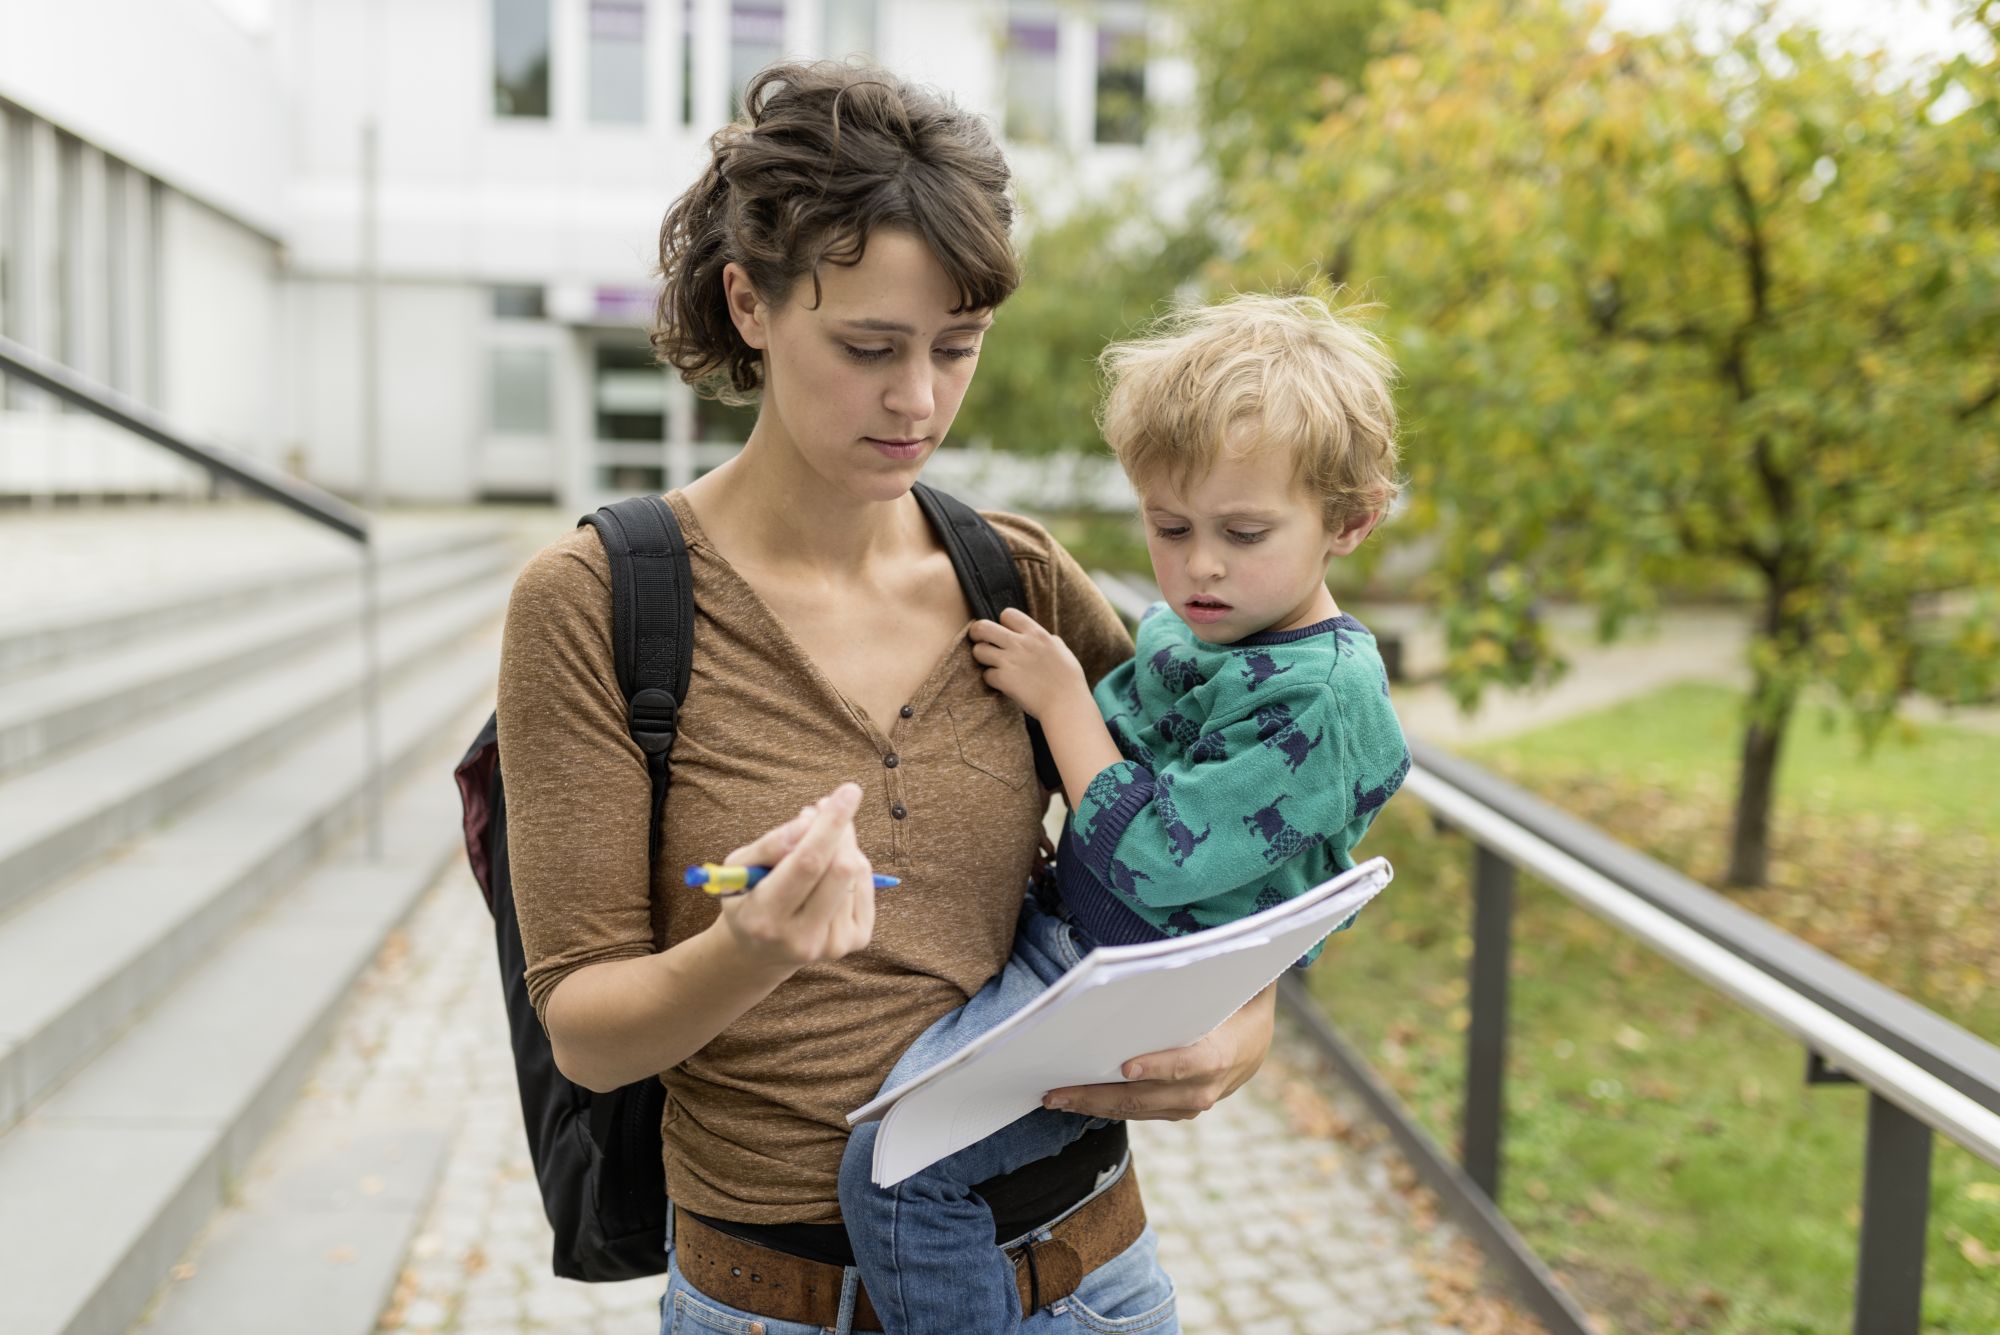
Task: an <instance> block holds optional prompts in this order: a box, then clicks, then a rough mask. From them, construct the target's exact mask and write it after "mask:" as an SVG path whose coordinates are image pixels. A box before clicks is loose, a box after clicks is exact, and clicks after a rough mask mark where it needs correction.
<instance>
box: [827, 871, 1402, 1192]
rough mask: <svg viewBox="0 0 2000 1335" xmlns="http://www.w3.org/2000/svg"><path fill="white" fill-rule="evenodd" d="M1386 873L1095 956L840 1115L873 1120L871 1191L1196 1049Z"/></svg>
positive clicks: (1371, 893) (1362, 874) (1359, 876)
mask: <svg viewBox="0 0 2000 1335" xmlns="http://www.w3.org/2000/svg"><path fill="white" fill-rule="evenodd" d="M1391 875H1392V873H1391V871H1390V869H1389V864H1388V862H1386V861H1385V860H1383V859H1382V858H1374V859H1372V860H1370V861H1368V862H1364V863H1362V864H1361V865H1360V866H1358V867H1356V868H1354V869H1353V870H1352V871H1349V872H1345V873H1343V874H1342V875H1340V876H1336V877H1335V878H1333V879H1332V880H1330V881H1326V882H1323V883H1322V884H1320V885H1318V886H1315V887H1314V888H1313V889H1311V890H1308V891H1306V892H1305V893H1304V894H1302V895H1299V896H1297V897H1295V898H1293V899H1291V900H1288V901H1287V902H1285V903H1283V904H1280V905H1278V906H1277V907H1275V908H1271V909H1266V910H1265V911H1264V912H1262V913H1257V914H1252V915H1251V916H1250V917H1248V918H1243V919H1240V920H1239V921H1237V922H1233V923H1228V924H1226V925H1224V926H1221V927H1212V928H1209V929H1208V930H1206V931H1202V932H1196V933H1193V934H1191V935H1188V936H1181V937H1175V938H1173V939H1172V940H1168V941H1149V942H1146V943H1145V944H1143V945H1136V946H1100V947H1098V948H1097V949H1096V950H1093V951H1091V952H1090V954H1089V955H1087V956H1085V957H1084V959H1083V962H1082V963H1081V964H1079V965H1077V967H1076V968H1074V969H1072V970H1070V971H1069V972H1068V973H1066V974H1064V975H1063V976H1062V977H1061V978H1059V979H1057V980H1056V983H1055V986H1053V987H1051V988H1050V989H1049V990H1048V991H1046V992H1044V993H1043V994H1042V995H1041V996H1039V997H1037V998H1035V1000H1034V1001H1032V1002H1030V1003H1029V1004H1028V1005H1026V1006H1024V1007H1022V1008H1021V1010H1019V1011H1017V1012H1016V1013H1015V1014H1013V1015H1012V1016H1010V1017H1008V1019H1007V1020H1006V1021H1005V1022H1004V1023H1002V1024H1000V1025H998V1026H996V1027H995V1028H994V1029H992V1030H991V1031H989V1032H988V1033H986V1034H983V1035H981V1036H980V1037H979V1038H977V1039H975V1040H973V1041H972V1042H971V1043H968V1044H967V1045H966V1046H965V1047H963V1048H961V1049H959V1050H958V1051H957V1052H955V1053H953V1054H952V1055H951V1056H949V1057H947V1058H945V1059H944V1060H943V1061H941V1062H939V1063H938V1064H937V1065H935V1066H933V1067H931V1068H930V1069H929V1070H927V1071H925V1072H923V1073H922V1074H921V1075H918V1076H916V1077H914V1078H912V1079H910V1080H907V1081H905V1082H904V1083H903V1084H901V1085H898V1086H897V1087H896V1088H894V1089H891V1090H886V1091H884V1092H883V1093H882V1094H880V1095H878V1096H876V1097H875V1098H874V1099H873V1100H871V1101H870V1102H868V1103H866V1104H864V1105H862V1106H861V1107H859V1108H857V1109H855V1110H854V1111H853V1112H851V1113H849V1114H848V1115H847V1120H848V1122H849V1124H850V1125H852V1124H856V1123H860V1122H867V1121H872V1120H874V1119H875V1118H878V1117H879V1118H881V1119H882V1131H881V1134H880V1135H879V1136H878V1137H877V1138H876V1141H875V1165H874V1177H875V1182H876V1184H877V1185H878V1186H885V1187H886V1186H893V1185H894V1184H896V1183H898V1182H901V1181H902V1180H903V1179H904V1178H906V1177H908V1176H910V1175H911V1174H912V1173H917V1172H921V1171H922V1170H923V1169H925V1168H928V1167H929V1166H930V1165H931V1164H934V1163H936V1162H937V1161H938V1160H939V1159H942V1158H944V1157H945V1156H946V1155H947V1154H950V1153H952V1152H954V1151H956V1150H960V1149H963V1148H964V1147H965V1146H967V1145H970V1144H972V1142H974V1141H975V1140H979V1139H980V1138H982V1137H984V1136H987V1135H990V1134H992V1133H993V1132H995V1131H998V1130H999V1129H1000V1128H1001V1127H1003V1126H1006V1125H1007V1124H1008V1123H1009V1122H1012V1121H1013V1120H1014V1119H1015V1118H1017V1117H1020V1116H1021V1115H1022V1114H1024V1113H1027V1112H1030V1111H1032V1110H1033V1109H1035V1108H1038V1107H1040V1106H1041V1102H1042V1095H1044V1094H1046V1093H1048V1091H1050V1090H1051V1089H1060V1088H1063V1087H1065V1086H1068V1085H1094V1084H1109V1083H1116V1082H1120V1081H1123V1079H1124V1076H1123V1075H1122V1074H1121V1073H1120V1070H1119V1068H1120V1067H1121V1066H1123V1065H1124V1064H1125V1063H1126V1062H1127V1061H1130V1060H1131V1059H1132V1058H1134V1057H1137V1056H1140V1055H1142V1054H1144V1053H1148V1052H1159V1051H1161V1050H1163V1049H1166V1048H1177V1047H1182V1046H1184V1045H1186V1044H1189V1043H1192V1042H1194V1041H1196V1040H1197V1039H1199V1038H1200V1037H1201V1036H1202V1035H1204V1034H1206V1033H1208V1032H1209V1031H1210V1030H1211V1029H1213V1028H1215V1027H1216V1026H1217V1025H1219V1024H1221V1023H1222V1022H1223V1021H1224V1020H1226V1019H1228V1018H1229V1017H1230V1016H1231V1015H1233V1014H1234V1013H1235V1012H1236V1011H1237V1010H1238V1009H1240V1008H1241V1007H1242V1006H1243V1004H1244V1003H1245V1002H1247V1001H1249V1000H1250V998H1252V997H1254V996H1256V995H1257V994H1258V993H1259V992H1261V991H1263V990H1264V988H1265V987H1266V986H1267V985H1268V984H1269V983H1270V982H1271V980H1272V979H1274V978H1276V977H1277V976H1278V975H1279V974H1281V973H1283V972H1284V971H1285V969H1286V967H1287V966H1289V965H1290V964H1291V963H1292V962H1293V961H1295V960H1297V959H1298V958H1299V957H1300V956H1301V955H1304V954H1305V953H1306V952H1307V951H1308V950H1310V949H1312V947H1313V946H1314V945H1315V944H1316V943H1317V942H1318V941H1319V940H1320V938H1322V937H1324V936H1326V935H1327V934H1328V933H1329V932H1332V931H1334V930H1335V929H1336V928H1338V927H1339V926H1340V925H1341V924H1342V923H1344V922H1346V921H1347V920H1348V919H1349V918H1351V917H1353V916H1354V915H1355V914H1356V913H1358V912H1360V910H1361V907H1362V905H1364V904H1366V903H1367V902H1368V901H1369V900H1371V899H1373V898H1374V897H1375V896H1376V895H1378V894H1380V893H1381V892H1382V887H1384V886H1385V885H1387V884H1388V883H1389V878H1390V876H1391Z"/></svg>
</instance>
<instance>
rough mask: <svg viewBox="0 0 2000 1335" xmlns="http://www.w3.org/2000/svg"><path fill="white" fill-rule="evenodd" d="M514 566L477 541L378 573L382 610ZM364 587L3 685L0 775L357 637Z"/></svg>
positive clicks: (232, 618)
mask: <svg viewBox="0 0 2000 1335" xmlns="http://www.w3.org/2000/svg"><path fill="white" fill-rule="evenodd" d="M513 564H514V557H513V553H512V552H511V551H510V550H509V549H508V548H506V547H504V546H498V545H494V544H490V543H488V544H482V545H480V546H478V547H476V548H475V549H474V550H472V551H470V552H456V551H454V552H448V553H446V554H444V555H442V556H438V557H435V558H431V559H426V560H422V561H410V562H404V563H402V564H400V565H398V566H396V567H392V568H391V569H389V570H387V571H385V572H384V573H383V575H382V581H381V585H382V587H381V591H380V610H381V612H382V614H384V615H387V614H389V613H391V612H394V611H397V610H399V609H402V608H407V607H413V606H416V605H418V604H420V603H424V602H426V601H430V600H435V599H437V598H439V597H441V596H443V595H445V594H449V593H452V592H455V591H457V590H459V589H462V588H464V587H465V586H466V585H468V584H471V583H475V582H478V581H480V580H482V579H484V580H487V581H489V582H490V581H491V580H492V579H494V578H496V577H498V576H499V575H500V574H502V573H503V572H504V571H506V570H508V569H511V568H512V566H513ZM360 621H361V592H360V590H359V589H358V588H351V587H350V588H336V589H331V590H326V591H323V592H318V593H308V594H305V595H301V596H299V597H297V598H296V599H294V600H292V601H289V602H286V603H282V604H270V605H265V606H259V607H251V608H246V609H241V610H235V611H223V612H220V613H213V614H211V619H199V618H198V619H197V621H196V624H191V625H188V626H186V627H184V628H179V629H174V630H168V631H164V632H159V633H155V634H153V635H150V636H147V637H145V638H143V639H135V640H132V641H129V642H127V643H125V644H123V645H120V646H117V647H116V648H114V649H112V650H109V651H107V652H104V653H99V654H94V655H91V656H89V657H87V658H84V659H80V660H73V661H70V662H65V663H57V664H52V665H48V666H45V667H43V668H42V669H40V670H39V671H37V672H33V673H29V674H25V675H23V676H21V677H18V678H16V679H15V680H14V681H11V682H9V683H8V684H7V687H6V691H5V694H4V697H0V777H4V776H6V775H7V774H9V773H15V772H19V771H22V770H26V769H28V768H30V767H32V766H34V765H36V764H38V763H42V762H43V761H45V760H46V759H47V758H48V757H50V756H52V755H55V754H59V753H60V752H61V751H63V750H65V749H68V748H71V747H74V746H77V745H79V744H81V743H83V742H86V741H88V740H89V739H90V738H92V737H95V736H97V735H99V734H101V733H104V732H108V731H111V730H113V729H119V730H129V729H131V728H133V727H134V726H138V725H142V724H144V723H145V722H146V721H147V720H149V719H152V718H156V717H159V716H160V715H161V714H162V713H164V712H165V711H167V710H169V709H172V708H174V707H176V706H178V705H179V704H180V703H181V702H183V701H186V700H191V699H194V698H197V697H199V696H201V695H204V694H207V693H209V692H211V691H214V690H216V689H219V688H220V687H222V686H224V685H227V684H228V683H230V682H233V681H235V680H237V679H239V678H241V677H246V676H249V675H252V674H254V673H257V672H260V671H264V670H267V669H268V668H270V667H271V666H272V665H273V664H276V663H279V662H281V661H283V660H285V659H287V658H292V657H295V656H297V655H299V654H303V653H306V652H308V651H310V650H312V649H315V648H320V647H324V646H325V645H328V644H331V643H335V642H340V641H347V640H351V639H352V638H353V637H354V636H355V635H357V634H358V633H359V626H360Z"/></svg>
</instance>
